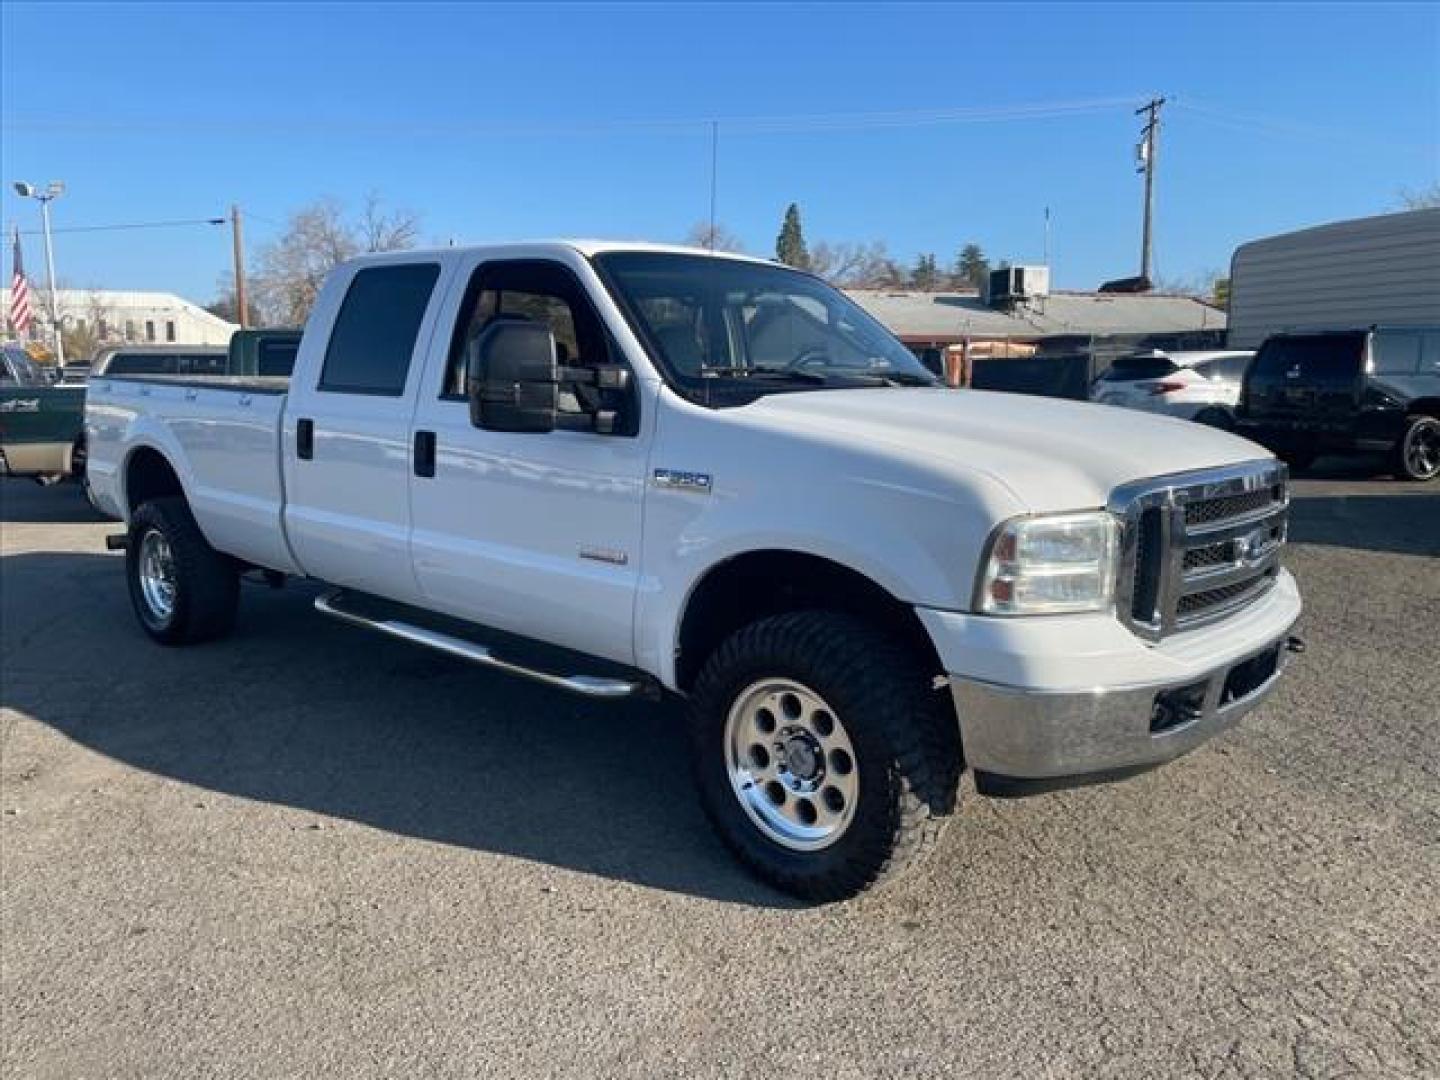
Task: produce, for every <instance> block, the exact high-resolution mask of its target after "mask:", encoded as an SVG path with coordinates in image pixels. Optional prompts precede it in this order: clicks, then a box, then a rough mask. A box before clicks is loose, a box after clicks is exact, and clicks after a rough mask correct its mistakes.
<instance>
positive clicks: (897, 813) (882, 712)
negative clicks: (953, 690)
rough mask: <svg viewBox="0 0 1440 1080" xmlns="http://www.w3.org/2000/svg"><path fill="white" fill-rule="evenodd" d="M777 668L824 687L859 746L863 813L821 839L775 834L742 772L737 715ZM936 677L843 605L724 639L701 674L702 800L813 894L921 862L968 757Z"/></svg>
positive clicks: (877, 879)
mask: <svg viewBox="0 0 1440 1080" xmlns="http://www.w3.org/2000/svg"><path fill="white" fill-rule="evenodd" d="M772 678H783V679H791V680H795V681H797V682H800V683H802V684H804V685H805V686H807V687H809V688H811V689H813V690H814V691H816V692H817V693H818V694H819V695H821V696H822V697H823V698H824V699H825V701H826V702H827V703H828V704H829V705H830V706H831V707H833V709H834V712H835V713H836V715H837V717H838V719H839V720H840V722H841V723H842V724H843V725H844V728H845V730H846V732H847V734H848V736H849V738H850V741H851V744H852V745H853V747H854V750H855V756H856V759H857V760H856V767H857V769H858V777H859V796H858V799H857V802H856V808H855V811H854V816H853V818H852V819H851V821H850V823H849V825H848V827H847V828H846V829H845V831H844V832H843V833H842V834H841V835H840V837H839V838H838V839H837V840H835V841H834V842H833V843H832V844H831V845H830V846H828V847H824V848H821V849H820V850H815V851H797V850H794V849H792V848H789V847H786V846H783V845H782V844H780V843H778V842H776V841H775V840H773V839H771V838H770V837H769V836H767V835H765V833H764V832H762V831H761V829H760V828H759V827H758V826H757V825H756V824H755V822H754V821H752V819H751V817H750V816H749V815H748V814H747V812H746V810H745V809H744V808H743V807H742V806H741V804H740V800H739V798H737V796H736V793H735V789H734V787H733V786H732V784H731V780H730V772H729V766H728V764H727V758H726V750H725V745H724V743H725V729H726V721H727V717H728V715H729V712H730V710H731V708H732V706H733V705H734V703H735V702H736V701H737V699H738V697H739V695H741V694H743V693H744V692H745V690H746V688H747V687H751V686H753V685H754V684H755V683H756V682H757V681H760V680H765V679H772ZM932 678H933V675H932V673H930V672H927V671H926V670H925V669H924V667H923V666H922V665H921V664H920V663H919V662H917V658H916V657H915V656H913V655H912V653H911V651H910V650H908V649H906V648H905V647H903V646H902V645H901V644H900V643H898V642H897V641H896V640H895V639H894V638H893V637H891V636H888V635H886V634H885V633H883V632H881V631H880V630H878V629H877V628H875V627H873V626H872V625H870V624H868V623H866V622H863V621H861V620H860V619H858V618H855V617H853V616H850V615H845V614H839V613H834V612H828V611H803V612H793V613H788V614H783V615H777V616H773V617H771V618H767V619H763V620H761V621H759V622H755V623H752V624H750V625H749V626H746V627H744V628H743V629H741V630H739V631H737V632H736V633H735V634H733V635H732V636H731V637H729V638H728V639H727V640H726V641H724V642H723V643H722V644H721V645H720V647H719V648H718V649H716V651H715V653H714V654H713V655H712V656H711V657H710V658H709V660H708V661H707V662H706V664H705V665H704V668H703V669H702V671H701V673H700V676H699V678H698V679H697V680H696V685H695V690H694V694H693V695H692V697H691V707H690V736H691V739H690V745H691V762H692V766H693V768H694V773H695V777H696V782H697V785H698V787H699V790H700V798H701V802H702V803H703V805H704V808H705V811H706V813H707V815H708V816H709V818H710V820H711V822H712V823H713V824H714V826H715V828H716V830H717V831H718V832H719V834H720V838H721V839H722V840H723V841H724V843H725V845H726V846H727V847H728V848H729V849H730V850H731V852H733V853H734V855H735V856H736V857H737V858H738V859H739V860H740V861H741V862H742V863H743V864H744V865H745V866H746V867H748V868H749V869H750V870H751V871H752V872H753V873H754V874H755V875H756V876H757V877H759V878H760V879H762V880H763V881H765V882H767V883H768V884H770V885H772V886H774V887H775V888H777V889H780V890H781V891H783V892H786V893H789V894H791V895H793V896H797V897H800V898H801V899H804V900H807V901H814V902H828V901H835V900H844V899H847V898H849V897H852V896H854V895H856V894H857V893H860V892H862V891H864V890H865V889H868V888H870V887H871V886H873V885H876V884H877V883H881V882H885V881H888V880H890V879H893V878H895V877H898V876H899V875H900V874H901V873H902V872H903V871H905V870H906V869H908V868H910V867H912V866H914V865H915V864H916V863H918V862H919V861H920V860H921V859H922V857H923V856H924V855H925V854H926V853H928V851H929V850H930V849H931V848H932V847H933V846H934V845H935V843H936V841H937V840H938V839H939V836H940V834H941V832H942V830H943V827H944V825H945V824H946V823H947V821H948V819H949V817H950V815H951V814H952V813H953V812H954V809H955V801H956V790H957V787H958V784H959V778H960V771H961V767H962V762H961V750H960V738H959V731H958V725H957V724H956V722H955V716H954V712H953V709H952V708H951V706H950V704H949V699H948V691H945V690H943V689H942V690H937V689H935V688H934V686H933V685H932Z"/></svg>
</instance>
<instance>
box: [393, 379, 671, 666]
mask: <svg viewBox="0 0 1440 1080" xmlns="http://www.w3.org/2000/svg"><path fill="white" fill-rule="evenodd" d="M416 424H417V426H418V427H422V428H425V429H426V430H432V431H434V432H435V443H436V450H435V475H434V476H433V477H428V478H426V477H412V480H411V492H412V495H411V505H412V509H413V514H414V519H413V520H414V525H413V529H412V532H411V554H412V557H413V559H414V563H415V574H416V577H417V579H418V581H419V585H420V589H421V590H422V592H423V593H424V595H425V597H426V602H427V604H428V605H429V606H433V607H436V608H439V609H441V610H444V611H446V612H448V613H449V614H451V615H455V616H458V617H460V618H464V619H470V620H473V621H475V622H478V623H482V624H484V625H486V626H494V627H496V628H498V629H501V630H507V631H509V632H511V633H514V634H522V635H524V636H526V637H532V638H536V639H538V640H540V641H548V642H551V643H553V644H556V645H563V646H565V647H567V648H571V649H578V650H580V651H582V652H587V653H593V654H595V655H597V656H604V657H607V658H609V659H612V660H617V661H620V662H622V663H630V662H633V658H634V649H633V643H632V641H631V620H632V615H633V608H634V599H635V589H636V585H637V581H638V574H639V570H640V567H639V559H640V506H641V499H642V497H643V495H644V491H645V484H644V478H645V458H644V450H643V445H642V442H643V441H642V440H640V439H628V438H623V437H615V436H606V435H594V434H589V433H584V432H575V431H555V432H551V433H550V434H548V435H516V434H510V433H506V432H493V431H481V430H479V429H477V428H474V427H472V426H471V425H470V419H469V411H468V408H467V406H466V405H465V404H463V403H457V402H449V401H434V402H431V403H429V404H428V405H427V404H422V405H421V408H420V412H419V414H418V416H417V420H416Z"/></svg>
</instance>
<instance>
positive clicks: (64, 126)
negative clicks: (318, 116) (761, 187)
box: [0, 94, 1144, 138]
mask: <svg viewBox="0 0 1440 1080" xmlns="http://www.w3.org/2000/svg"><path fill="white" fill-rule="evenodd" d="M1143 100H1144V99H1143V97H1142V96H1141V95H1138V94H1137V95H1131V96H1129V97H1112V98H1083V99H1075V100H1069V101H1050V102H1028V103H1023V104H1013V105H984V106H961V107H952V108H940V109H935V108H929V109H900V110H892V111H888V112H830V113H810V114H794V115H783V114H781V115H758V116H755V115H752V116H704V117H673V118H665V117H651V118H641V119H614V120H596V121H593V122H588V123H584V124H577V123H573V122H571V123H564V124H547V123H484V124H474V123H443V124H442V123H434V122H431V123H414V122H408V121H407V122H404V123H378V124H377V123H364V122H362V123H357V122H353V121H344V120H312V121H299V122H297V121H291V120H285V121H271V120H263V119H262V120H237V121H234V122H230V123H228V124H227V125H226V130H227V131H229V132H232V133H234V132H237V131H238V132H246V131H248V132H250V133H252V134H262V135H263V134H317V133H318V134H328V135H364V136H384V135H390V136H411V137H417V138H422V137H437V136H438V137H444V138H455V137H456V136H460V135H469V136H494V137H504V136H515V137H526V136H556V135H594V134H625V133H627V132H643V131H683V130H692V131H694V132H695V133H697V134H698V133H701V132H704V133H707V134H708V133H709V132H710V131H711V129H712V125H715V124H723V125H725V128H726V130H727V131H730V132H734V133H737V134H790V133H795V132H803V131H844V130H876V129H884V128H907V127H925V126H932V125H944V124H981V123H1001V122H1007V121H1022V120H1044V119H1051V118H1057V117H1065V116H1074V115H1081V114H1085V113H1092V112H1101V111H1107V110H1111V109H1117V110H1118V109H1121V108H1133V107H1134V106H1135V105H1136V104H1137V103H1140V102H1142V101H1143ZM213 127H214V126H213V125H212V124H210V123H208V122H205V121H201V120H198V119H191V118H186V117H165V118H133V119H116V120H93V119H84V120H76V119H72V118H68V117H21V118H15V119H9V120H6V121H4V122H3V123H0V130H6V131H44V132H46V133H48V134H54V133H56V132H62V131H64V132H71V133H113V134H122V133H123V134H133V133H137V132H147V131H148V132H156V133H159V132H171V131H176V130H184V131H197V130H205V131H208V130H213Z"/></svg>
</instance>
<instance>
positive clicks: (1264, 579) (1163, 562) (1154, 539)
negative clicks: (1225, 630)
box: [1107, 459, 1290, 641]
mask: <svg viewBox="0 0 1440 1080" xmlns="http://www.w3.org/2000/svg"><path fill="white" fill-rule="evenodd" d="M1288 480H1289V471H1288V470H1287V469H1286V467H1285V466H1284V465H1283V464H1281V463H1280V462H1278V461H1275V460H1273V459H1269V460H1261V461H1246V462H1241V463H1239V464H1237V465H1229V466H1225V467H1223V468H1219V469H1204V470H1199V471H1195V472H1186V473H1176V474H1173V475H1170V476H1161V477H1156V478H1153V479H1149V480H1141V481H1137V482H1135V483H1130V484H1124V485H1121V486H1120V487H1118V488H1116V489H1115V491H1114V492H1113V493H1112V494H1111V496H1110V499H1109V501H1108V503H1107V508H1108V509H1109V510H1110V512H1111V513H1113V514H1114V515H1115V516H1116V517H1117V518H1118V519H1119V520H1120V523H1121V542H1120V567H1119V572H1118V574H1119V576H1118V578H1117V584H1116V590H1115V609H1116V614H1117V616H1118V617H1119V618H1120V621H1121V622H1123V623H1124V624H1125V625H1126V626H1127V627H1129V628H1130V629H1131V630H1132V631H1133V632H1134V633H1136V634H1138V635H1139V636H1141V637H1143V638H1145V639H1147V640H1150V641H1158V640H1160V639H1161V638H1163V637H1166V636H1167V635H1169V634H1172V633H1176V632H1178V631H1181V630H1190V629H1193V628H1196V627H1199V626H1203V625H1206V624H1208V623H1211V622H1215V621H1217V620H1219V619H1222V618H1224V617H1225V616H1227V615H1230V614H1233V613H1234V612H1235V611H1238V610H1239V609H1240V608H1243V607H1245V606H1246V605H1248V604H1250V603H1252V602H1254V601H1255V600H1257V599H1259V597H1260V596H1262V595H1264V593H1266V592H1267V591H1269V589H1270V588H1271V587H1272V586H1273V585H1274V583H1275V579H1276V576H1277V574H1278V573H1279V567H1280V553H1281V551H1282V549H1283V547H1284V543H1285V539H1286V524H1287V517H1288V510H1289V505H1290V493H1289V484H1288ZM1267 490H1268V491H1270V493H1271V497H1270V498H1269V499H1268V500H1264V501H1263V502H1262V504H1261V505H1258V506H1255V505H1253V504H1254V503H1255V502H1256V501H1257V500H1256V499H1247V498H1239V499H1237V498H1236V497H1237V496H1247V495H1256V496H1258V495H1259V494H1260V493H1262V492H1265V491H1267ZM1225 501H1229V502H1232V503H1238V504H1240V505H1243V506H1245V507H1246V509H1245V510H1244V512H1243V513H1240V514H1238V515H1235V516H1233V517H1220V518H1213V517H1212V515H1213V514H1214V513H1216V512H1221V513H1223V509H1224V505H1225ZM1207 503H1208V504H1216V503H1218V504H1219V509H1218V510H1217V509H1216V507H1215V506H1213V505H1212V506H1208V507H1206V506H1200V505H1199V504H1207ZM1191 518H1196V519H1201V520H1196V521H1195V522H1194V523H1189V519H1191ZM1219 545H1224V549H1222V552H1221V553H1220V556H1217V554H1216V552H1215V551H1214V549H1215V548H1216V547H1217V546H1219ZM1142 548H1144V549H1145V550H1142ZM1227 549H1228V550H1227ZM1200 550H1207V558H1208V560H1209V561H1207V562H1206V563H1204V564H1203V565H1199V566H1195V567H1192V568H1190V569H1188V570H1187V569H1186V565H1185V564H1186V556H1187V555H1188V554H1191V553H1193V552H1196V551H1200ZM1246 582H1252V583H1253V587H1252V588H1247V589H1243V590H1240V591H1239V592H1237V593H1235V594H1233V595H1232V594H1231V593H1230V590H1232V589H1233V588H1234V587H1235V586H1237V585H1242V584H1244V583H1246ZM1212 591H1216V592H1224V593H1225V594H1226V595H1225V596H1224V597H1223V598H1222V599H1217V601H1216V602H1215V603H1214V604H1213V605H1211V606H1204V607H1202V608H1200V609H1199V610H1194V611H1185V612H1183V613H1182V612H1181V608H1182V606H1194V603H1195V601H1194V597H1196V596H1200V595H1203V594H1205V593H1208V592H1212ZM1182 600H1184V601H1187V602H1188V605H1182Z"/></svg>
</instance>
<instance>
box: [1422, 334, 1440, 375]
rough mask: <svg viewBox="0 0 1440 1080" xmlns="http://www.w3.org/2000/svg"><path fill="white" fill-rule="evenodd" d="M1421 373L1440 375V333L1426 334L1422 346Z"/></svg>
mask: <svg viewBox="0 0 1440 1080" xmlns="http://www.w3.org/2000/svg"><path fill="white" fill-rule="evenodd" d="M1420 374H1422V375H1440V333H1436V334H1426V335H1425V341H1424V343H1423V344H1422V345H1421V347H1420Z"/></svg>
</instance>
